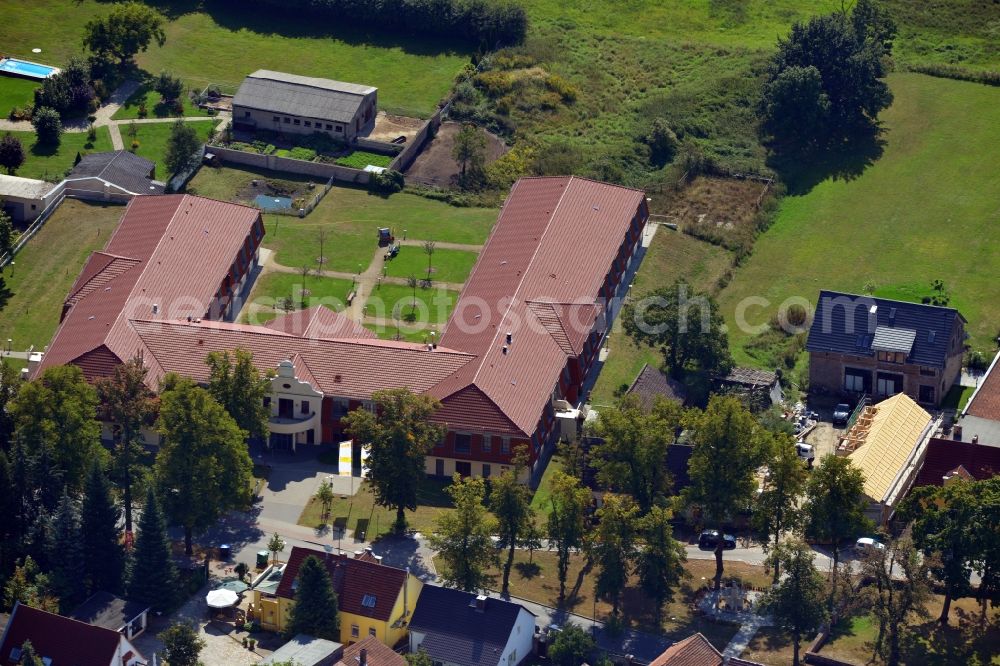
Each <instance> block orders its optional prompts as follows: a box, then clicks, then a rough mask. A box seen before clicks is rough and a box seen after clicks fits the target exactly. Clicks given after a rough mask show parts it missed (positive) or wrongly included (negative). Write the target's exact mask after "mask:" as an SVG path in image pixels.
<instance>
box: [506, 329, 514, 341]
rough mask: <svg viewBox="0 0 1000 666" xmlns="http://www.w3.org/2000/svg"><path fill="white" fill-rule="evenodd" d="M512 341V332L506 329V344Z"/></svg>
mask: <svg viewBox="0 0 1000 666" xmlns="http://www.w3.org/2000/svg"><path fill="white" fill-rule="evenodd" d="M512 342H514V334H513V333H511V332H510V331H507V344H511V343H512Z"/></svg>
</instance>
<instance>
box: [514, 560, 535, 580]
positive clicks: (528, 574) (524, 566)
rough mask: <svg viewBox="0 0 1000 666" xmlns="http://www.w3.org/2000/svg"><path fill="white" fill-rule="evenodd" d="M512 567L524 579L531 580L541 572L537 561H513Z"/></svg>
mask: <svg viewBox="0 0 1000 666" xmlns="http://www.w3.org/2000/svg"><path fill="white" fill-rule="evenodd" d="M514 569H515V570H516V571H517V573H518V575H519V576H520V577H521V578H523V579H525V580H531V579H533V578H535V577H536V576H538V575H539V574H541V573H542V567H541V566H539V564H538V562H515V563H514Z"/></svg>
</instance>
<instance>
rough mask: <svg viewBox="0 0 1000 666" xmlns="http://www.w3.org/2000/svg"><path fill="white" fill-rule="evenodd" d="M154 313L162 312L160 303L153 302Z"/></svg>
mask: <svg viewBox="0 0 1000 666" xmlns="http://www.w3.org/2000/svg"><path fill="white" fill-rule="evenodd" d="M153 314H160V305H159V304H158V303H153Z"/></svg>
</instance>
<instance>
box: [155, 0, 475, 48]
mask: <svg viewBox="0 0 1000 666" xmlns="http://www.w3.org/2000/svg"><path fill="white" fill-rule="evenodd" d="M160 3H163V4H168V3H166V0H159V2H158V3H157V4H160ZM169 4H173V3H169ZM200 5H201V6H200V7H198V8H197V9H198V10H199V11H204V12H206V13H207V14H208V15H209V16H211V17H212V20H213V21H215V22H216V23H217V24H218V25H220V26H222V27H224V28H227V29H229V30H232V31H234V32H236V31H239V30H248V31H250V32H255V33H257V34H261V35H280V36H282V37H293V38H294V37H304V38H309V39H336V40H337V41H340V42H344V43H345V44H351V45H354V46H358V45H366V46H374V47H377V48H400V49H402V50H403V51H404V52H406V53H408V54H410V55H418V56H434V55H440V54H445V53H450V54H459V55H469V56H471V55H472V54H473V53H475V51H476V48H475V44H471V43H469V42H468V41H466V40H462V39H460V38H458V37H456V38H454V39H445V38H442V37H434V36H428V37H417V36H413V35H409V34H406V33H405V32H403V31H401V30H397V29H394V28H386V29H384V30H378V29H373V28H371V27H368V26H362V25H359V24H355V23H351V22H349V21H337V22H336V23H334V22H333V21H332V20H330V19H326V18H324V17H322V16H318V15H311V16H310V15H309V14H306V13H302V12H287V11H283V10H279V9H278V8H272V7H262V6H254V7H253V8H252V9H248V8H247V7H246V5H244V4H243V3H234V2H232V1H231V0H205V1H204V2H203V3H200Z"/></svg>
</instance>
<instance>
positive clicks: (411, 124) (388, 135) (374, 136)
mask: <svg viewBox="0 0 1000 666" xmlns="http://www.w3.org/2000/svg"><path fill="white" fill-rule="evenodd" d="M425 122H427V121H425V120H421V119H420V118H410V117H408V116H394V115H392V114H391V113H386V112H385V111H379V112H378V115H377V116H375V128H374V129H373V130H372V132H371V134H369V135H368V136H366V137H365V138H366V139H371V140H372V141H385V142H389V141H392V140H393V139H395V138H396V137H400V136H405V137H406V143H409V142H410V141H412V140H413V137H415V136H416V135H417V132H419V131H420V128H421V127H422V126H423V124H424V123H425ZM404 145H405V144H404Z"/></svg>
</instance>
